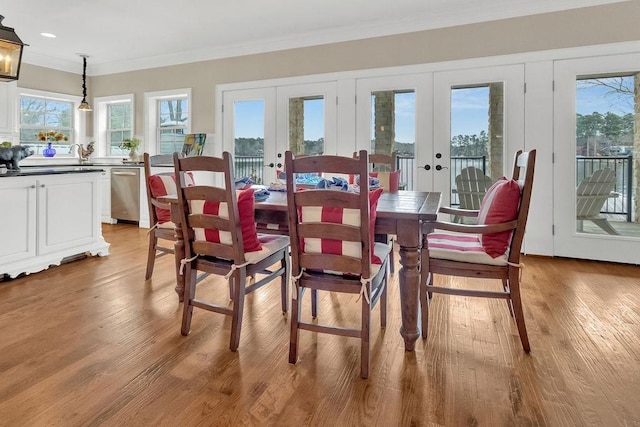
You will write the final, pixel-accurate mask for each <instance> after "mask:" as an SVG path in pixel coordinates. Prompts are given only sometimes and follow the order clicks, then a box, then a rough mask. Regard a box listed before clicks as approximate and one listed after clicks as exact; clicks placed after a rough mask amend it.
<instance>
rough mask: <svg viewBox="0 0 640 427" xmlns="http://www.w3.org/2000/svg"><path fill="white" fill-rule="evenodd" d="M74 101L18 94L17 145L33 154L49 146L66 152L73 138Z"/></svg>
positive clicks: (39, 153) (62, 152) (59, 151)
mask: <svg viewBox="0 0 640 427" xmlns="http://www.w3.org/2000/svg"><path fill="white" fill-rule="evenodd" d="M74 113H75V104H74V102H73V101H70V100H62V99H55V98H50V97H46V96H30V95H26V94H21V96H20V144H25V145H29V146H30V147H31V148H32V149H33V150H34V152H35V154H36V155H41V154H42V150H44V149H45V148H47V145H48V144H49V143H51V146H52V147H53V148H55V149H56V151H57V152H58V153H61V154H68V153H69V151H70V148H71V144H73V143H74V141H75V132H74V126H73V125H74Z"/></svg>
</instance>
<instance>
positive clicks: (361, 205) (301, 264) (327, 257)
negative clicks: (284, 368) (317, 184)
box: [285, 150, 391, 378]
mask: <svg viewBox="0 0 640 427" xmlns="http://www.w3.org/2000/svg"><path fill="white" fill-rule="evenodd" d="M359 156H360V158H359V159H353V158H349V157H339V156H326V155H323V156H313V157H303V158H294V155H293V153H291V152H290V151H287V152H286V154H285V170H286V179H287V204H288V216H289V232H290V235H291V259H292V281H293V284H294V286H293V291H292V306H291V339H290V343H289V363H293V364H295V363H296V361H297V359H298V346H299V331H300V330H301V329H303V330H308V331H313V332H319V333H326V334H334V335H342V336H347V337H354V338H359V339H360V376H361V377H362V378H367V377H368V376H369V364H370V356H369V342H370V338H369V337H370V323H371V310H372V309H373V307H374V306H375V305H376V303H378V301H380V324H381V327H382V328H384V327H385V326H386V316H387V307H386V306H387V281H388V274H389V271H388V268H389V256H388V255H389V252H390V250H391V248H390V247H389V245H387V244H385V243H376V242H374V241H373V236H372V235H373V228H374V226H375V215H376V207H377V203H378V198H379V197H380V195H381V194H382V189H376V190H373V191H369V185H368V180H367V179H366V178H365V179H362V180H361V181H362V183H361V186H360V193H353V192H348V191H339V190H330V189H310V190H308V189H303V190H299V189H298V188H296V184H295V180H294V176H295V174H296V173H314V172H328V173H334V174H345V175H348V174H354V175H359V176H361V177H367V176H368V171H369V165H368V156H367V152H366V151H364V150H363V151H361V152H360V155H359ZM306 289H310V290H311V314H312V317H313V318H314V319H315V318H316V317H317V310H318V308H317V304H318V298H317V292H318V290H323V291H330V292H342V293H347V294H355V295H357V294H360V295H361V297H360V299H361V301H360V303H361V311H362V313H361V325H360V328H357V329H356V328H347V327H339V326H335V325H329V324H320V323H318V322H316V321H312V322H309V321H303V320H302V314H301V305H302V296H303V294H304V291H305V290H306Z"/></svg>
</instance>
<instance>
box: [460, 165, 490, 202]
mask: <svg viewBox="0 0 640 427" xmlns="http://www.w3.org/2000/svg"><path fill="white" fill-rule="evenodd" d="M455 181H456V190H457V192H458V198H459V203H460V209H470V210H478V209H480V203H482V199H483V198H484V195H485V193H486V192H487V190H488V189H489V187H491V185H492V184H493V180H492V179H491V178H490V177H488V176H486V175H485V174H484V172H482V169H478V168H476V167H474V166H468V167H466V168H464V169H462V170H461V171H460V174H459V175H458V176H456V179H455Z"/></svg>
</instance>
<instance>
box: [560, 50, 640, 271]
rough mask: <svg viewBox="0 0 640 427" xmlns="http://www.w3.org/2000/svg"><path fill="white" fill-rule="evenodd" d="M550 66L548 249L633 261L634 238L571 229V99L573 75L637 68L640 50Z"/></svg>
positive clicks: (636, 249)
mask: <svg viewBox="0 0 640 427" xmlns="http://www.w3.org/2000/svg"><path fill="white" fill-rule="evenodd" d="M553 69H554V86H555V90H554V94H553V106H554V119H553V123H554V124H553V134H554V137H553V139H554V157H555V161H554V165H553V170H554V180H553V183H554V184H553V186H554V188H553V193H554V196H553V200H554V213H553V222H554V233H553V255H554V256H565V257H571V258H582V259H592V260H598V261H611V262H622V263H629V264H638V263H639V262H640V257H639V256H638V252H639V248H640V245H639V242H640V239H639V238H635V237H631V236H615V235H605V234H602V235H601V234H586V233H578V232H577V231H576V203H575V199H576V185H575V184H576V146H575V141H576V134H575V132H576V130H575V129H576V103H575V100H576V78H577V77H578V76H588V75H599V74H602V75H605V74H612V73H621V74H625V73H627V72H634V71H635V72H638V71H640V53H630V54H623V55H610V56H601V57H590V58H579V59H566V60H557V61H554V67H553ZM566 141H572V143H571V144H567V143H566ZM569 195H571V197H568V196H569Z"/></svg>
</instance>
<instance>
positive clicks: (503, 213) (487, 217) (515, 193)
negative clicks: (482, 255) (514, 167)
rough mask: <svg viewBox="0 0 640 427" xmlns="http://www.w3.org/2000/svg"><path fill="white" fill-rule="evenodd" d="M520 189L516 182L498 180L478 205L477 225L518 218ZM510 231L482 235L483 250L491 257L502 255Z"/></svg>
mask: <svg viewBox="0 0 640 427" xmlns="http://www.w3.org/2000/svg"><path fill="white" fill-rule="evenodd" d="M520 192H521V188H520V186H519V185H518V182H517V181H515V180H513V179H511V180H508V179H506V178H504V177H503V178H500V179H499V180H497V181H496V182H495V183H494V184H493V185H492V186H491V187H490V188H489V189H488V190H487V193H486V194H485V196H484V198H483V199H482V202H481V203H480V210H479V212H478V224H499V223H502V222H508V221H512V220H514V219H516V218H517V217H518V207H519V205H520ZM512 234H513V233H512V232H511V231H503V232H500V233H490V234H484V235H482V238H481V242H482V247H483V248H484V250H485V251H486V252H487V253H488V254H489V255H490V256H492V257H494V258H495V257H498V256H500V255H503V254H504V253H505V252H506V251H507V248H508V247H509V243H510V241H511V236H512Z"/></svg>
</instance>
